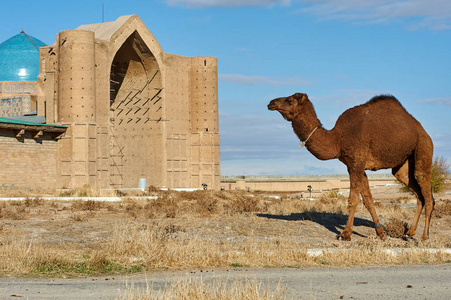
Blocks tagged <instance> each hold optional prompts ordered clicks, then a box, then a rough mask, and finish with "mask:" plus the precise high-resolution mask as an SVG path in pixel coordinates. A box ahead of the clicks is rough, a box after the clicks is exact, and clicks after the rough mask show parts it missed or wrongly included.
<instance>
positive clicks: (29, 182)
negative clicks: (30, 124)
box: [0, 130, 57, 188]
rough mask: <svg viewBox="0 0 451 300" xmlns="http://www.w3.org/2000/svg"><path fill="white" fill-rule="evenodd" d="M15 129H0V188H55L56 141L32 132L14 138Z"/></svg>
mask: <svg viewBox="0 0 451 300" xmlns="http://www.w3.org/2000/svg"><path fill="white" fill-rule="evenodd" d="M15 135H16V133H15V132H14V131H8V130H2V131H1V132H0V153H1V154H2V159H1V160H0V170H1V172H0V188H10V187H24V188H42V187H44V188H54V187H55V186H56V183H57V176H56V174H57V172H56V170H57V165H56V164H57V161H56V158H57V156H56V149H57V147H56V143H57V142H56V140H55V139H54V138H52V137H51V136H49V135H46V134H44V135H41V136H40V137H39V138H37V139H34V138H33V136H32V133H29V132H27V133H25V134H23V135H22V136H21V137H18V138H16V136H15Z"/></svg>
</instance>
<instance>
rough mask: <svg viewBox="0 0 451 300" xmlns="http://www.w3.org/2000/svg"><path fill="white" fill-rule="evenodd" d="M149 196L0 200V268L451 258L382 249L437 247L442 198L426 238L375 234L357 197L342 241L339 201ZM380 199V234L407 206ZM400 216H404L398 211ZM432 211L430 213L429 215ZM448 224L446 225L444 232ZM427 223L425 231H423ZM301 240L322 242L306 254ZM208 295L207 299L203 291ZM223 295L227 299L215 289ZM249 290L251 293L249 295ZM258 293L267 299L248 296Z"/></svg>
mask: <svg viewBox="0 0 451 300" xmlns="http://www.w3.org/2000/svg"><path fill="white" fill-rule="evenodd" d="M159 196H160V197H159V198H158V199H157V200H144V199H139V200H136V199H124V200H123V201H121V202H118V203H102V202H95V201H72V202H52V201H43V200H41V199H39V198H37V199H26V200H25V201H12V202H1V203H0V225H1V226H0V274H1V275H6V276H9V275H15V276H17V275H18V276H24V275H26V276H30V275H31V276H62V275H65V276H79V275H98V274H109V273H127V272H142V271H147V270H158V269H191V268H229V267H251V268H260V267H320V266H337V267H338V266H368V265H384V264H385V265H391V264H401V265H404V264H422V263H443V262H450V261H451V260H450V259H451V257H450V255H449V254H444V253H442V252H431V253H427V252H425V253H423V252H415V251H414V252H406V253H403V254H400V255H397V256H394V255H391V254H390V253H385V252H383V251H380V250H381V249H384V248H387V247H391V248H409V249H417V248H418V247H421V248H445V247H451V241H450V239H449V235H448V234H449V227H450V226H449V224H450V223H451V216H450V215H449V208H448V205H449V203H448V202H441V203H438V204H437V206H436V207H441V208H439V209H438V211H439V212H440V216H441V217H440V219H438V220H439V221H437V223H440V225H437V226H442V227H441V228H443V230H444V231H443V234H441V235H440V234H438V233H440V232H437V233H431V239H430V240H429V241H427V242H420V241H415V240H414V241H409V242H406V241H403V240H401V239H399V238H393V239H389V240H387V241H380V240H379V239H377V238H376V235H375V233H374V229H373V224H372V222H369V221H368V218H369V215H368V213H367V212H366V210H365V209H364V208H363V205H361V206H360V209H359V211H358V212H357V215H356V222H355V224H356V227H355V231H356V233H355V234H354V235H353V241H352V242H350V243H346V242H337V241H335V238H334V237H335V235H336V233H338V232H339V231H341V230H342V229H343V226H344V224H345V222H346V218H347V208H346V205H347V204H346V200H345V199H343V198H337V199H333V198H329V197H323V198H322V199H321V200H319V201H307V200H302V199H296V198H290V197H289V196H288V195H286V196H284V197H282V198H281V199H274V198H265V197H264V195H263V194H255V195H250V194H249V193H247V192H240V191H233V192H229V191H221V192H211V191H198V192H193V193H187V192H174V191H168V192H159ZM403 201H404V200H402V199H398V200H392V201H391V202H392V203H390V205H388V203H382V204H379V205H378V207H377V211H378V214H379V215H381V216H382V218H383V219H385V220H390V221H385V224H384V226H385V228H386V230H387V233H388V234H389V235H390V236H392V237H400V236H402V234H403V233H404V230H405V228H406V225H405V220H408V221H410V220H411V218H412V217H413V214H414V208H409V207H407V208H406V207H402V206H400V205H398V204H397V203H403ZM406 218H407V219H406ZM436 218H438V217H436ZM436 220H437V219H436ZM446 230H448V231H446ZM432 231H433V230H432ZM309 248H327V249H332V250H331V251H327V252H325V253H324V254H323V255H319V256H311V255H309V254H308V252H307V249H309ZM205 299H209V298H205ZM224 299H227V298H224ZM252 299H253V298H252ZM255 299H266V298H255Z"/></svg>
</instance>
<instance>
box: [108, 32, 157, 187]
mask: <svg viewBox="0 0 451 300" xmlns="http://www.w3.org/2000/svg"><path fill="white" fill-rule="evenodd" d="M160 69H161V68H160V65H159V64H158V61H157V58H156V57H155V55H154V54H153V52H152V51H151V49H150V48H149V46H148V45H147V44H146V43H145V41H144V39H143V38H142V36H141V35H140V34H139V32H138V30H135V31H133V32H132V33H131V34H130V35H129V36H128V37H127V39H125V40H124V42H123V43H122V44H121V46H120V47H119V48H118V49H117V51H116V53H115V55H114V57H113V59H112V61H111V72H110V136H111V138H110V145H111V146H110V178H111V180H110V185H111V186H112V187H115V188H121V187H124V186H133V185H134V184H136V182H138V180H139V178H141V177H146V178H148V179H149V182H150V183H151V184H154V185H158V184H161V183H160V182H158V180H161V178H163V176H162V175H161V174H159V173H161V172H162V171H163V169H164V167H163V166H162V164H163V163H164V160H163V159H161V157H160V156H161V153H162V147H163V146H164V145H163V140H162V136H163V134H162V131H163V126H162V123H163V122H161V120H162V114H163V111H164V110H163V109H162V103H163V101H161V99H162V96H161V94H162V90H163V86H162V75H161V71H160Z"/></svg>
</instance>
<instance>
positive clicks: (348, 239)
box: [337, 234, 351, 241]
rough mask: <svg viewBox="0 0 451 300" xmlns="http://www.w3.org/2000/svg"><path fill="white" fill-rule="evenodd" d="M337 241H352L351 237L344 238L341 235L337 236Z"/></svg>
mask: <svg viewBox="0 0 451 300" xmlns="http://www.w3.org/2000/svg"><path fill="white" fill-rule="evenodd" d="M337 240H343V241H350V240H351V237H350V236H344V235H343V234H339V235H337Z"/></svg>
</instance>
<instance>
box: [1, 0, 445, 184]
mask: <svg viewBox="0 0 451 300" xmlns="http://www.w3.org/2000/svg"><path fill="white" fill-rule="evenodd" d="M102 3H104V7H105V10H104V11H105V12H104V18H105V21H106V22H108V21H113V20H115V19H116V18H117V17H119V16H121V15H128V14H137V15H139V16H140V18H141V19H142V20H143V22H144V23H145V24H146V26H147V27H148V29H149V30H150V31H151V32H152V33H153V34H154V35H155V37H156V38H157V40H158V41H159V43H160V45H161V46H162V47H163V50H164V51H165V52H169V53H174V54H180V55H185V56H199V55H201V56H204V55H210V56H215V57H217V58H218V72H219V114H220V133H221V173H222V175H242V174H244V175H258V174H276V175H282V174H337V173H338V174H345V173H346V168H345V166H344V165H342V164H341V163H340V162H339V161H338V160H332V161H319V160H317V159H316V158H314V157H313V156H312V155H311V154H310V153H309V152H308V151H307V150H306V149H305V148H301V147H300V146H299V141H298V139H297V137H296V136H295V134H294V133H293V131H292V129H291V125H290V123H288V122H286V121H285V120H283V118H282V117H281V116H280V115H279V114H278V113H276V112H270V111H268V110H267V108H266V106H267V104H268V102H269V100H271V99H273V98H276V97H281V96H288V95H291V94H293V93H295V92H304V93H307V94H308V95H309V98H310V99H311V100H312V102H313V103H314V105H315V108H316V111H317V114H318V117H319V118H320V120H321V122H322V123H323V125H324V127H326V128H328V129H331V128H332V127H333V126H334V124H335V121H336V119H337V118H338V116H339V115H340V114H341V113H342V112H343V111H344V110H346V109H347V108H350V107H352V106H355V105H358V104H361V103H364V102H366V101H367V100H369V99H370V98H371V97H373V96H375V95H377V94H381V93H390V94H393V95H394V96H396V97H397V98H398V99H399V100H400V101H401V103H402V104H403V105H404V107H405V108H406V109H407V110H408V111H409V112H410V113H411V114H412V115H413V116H414V117H416V118H417V119H418V120H419V121H420V122H421V123H422V125H423V127H424V128H425V129H426V131H427V132H428V133H429V135H430V136H431V137H432V139H433V141H434V146H435V149H434V155H435V156H442V157H445V158H446V159H447V160H448V162H449V163H451V88H450V86H451V51H450V50H451V1H449V0H429V1H424V0H409V1H405V0H366V1H361V0H341V1H338V0H309V1H301V0H155V1H150V0H147V1H106V0H104V1H97V0H89V1H86V0H80V1H7V2H6V3H2V12H3V13H2V18H1V19H0V28H1V31H0V42H1V41H4V40H6V39H8V38H9V37H11V36H13V35H15V34H17V33H19V32H20V31H21V30H22V28H23V29H24V30H25V32H27V33H29V34H31V35H33V36H35V37H37V38H39V39H40V40H42V41H43V42H44V43H46V44H53V43H54V42H55V36H56V34H57V33H58V32H59V31H61V30H65V29H74V28H76V27H78V26H79V25H81V24H90V23H98V22H101V21H102Z"/></svg>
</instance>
